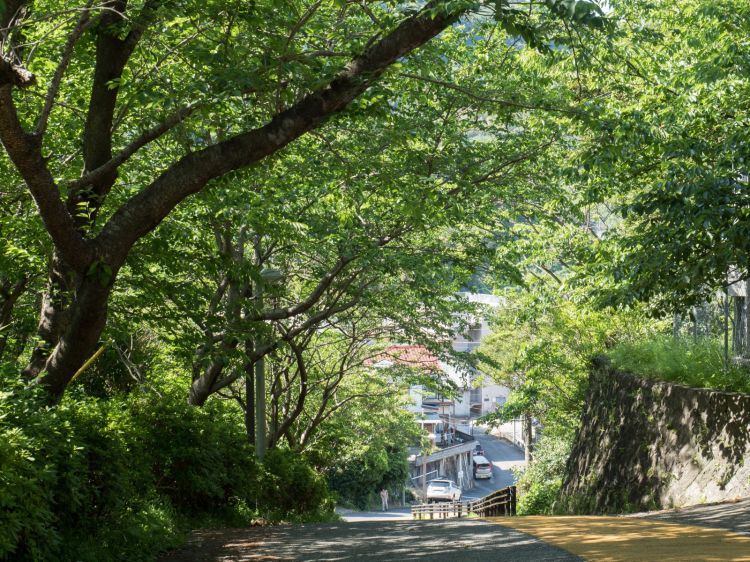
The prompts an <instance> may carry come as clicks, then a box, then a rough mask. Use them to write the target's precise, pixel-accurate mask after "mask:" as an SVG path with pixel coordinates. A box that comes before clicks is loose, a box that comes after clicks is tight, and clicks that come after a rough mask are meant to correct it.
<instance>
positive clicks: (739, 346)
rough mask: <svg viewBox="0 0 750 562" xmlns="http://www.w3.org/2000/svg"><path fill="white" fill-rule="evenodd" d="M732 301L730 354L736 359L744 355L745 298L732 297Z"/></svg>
mask: <svg viewBox="0 0 750 562" xmlns="http://www.w3.org/2000/svg"><path fill="white" fill-rule="evenodd" d="M732 301H733V303H734V314H733V317H732V353H733V355H734V356H735V357H737V356H742V355H744V354H745V345H746V344H745V341H746V337H745V297H734V298H733V299H732Z"/></svg>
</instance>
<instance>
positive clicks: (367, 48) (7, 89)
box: [0, 0, 601, 397]
mask: <svg viewBox="0 0 750 562" xmlns="http://www.w3.org/2000/svg"><path fill="white" fill-rule="evenodd" d="M480 5H481V4H480V3H475V2H452V1H451V2H448V1H441V0H435V1H434V2H431V3H428V4H426V5H424V6H422V7H421V8H419V9H416V10H414V9H412V8H410V7H408V6H401V5H400V4H398V3H397V4H395V5H391V4H379V5H377V6H373V5H370V4H368V3H361V4H360V3H344V4H339V3H333V4H331V5H328V4H326V5H324V4H323V3H322V2H315V3H312V4H309V5H306V4H302V3H297V2H288V3H286V4H285V6H284V9H279V6H278V5H277V3H276V2H256V3H253V4H251V5H250V6H248V5H246V4H245V3H241V2H237V3H234V2H230V3H226V2H209V3H208V4H205V3H197V2H191V1H186V2H167V3H162V2H156V1H153V0H144V1H142V2H128V1H127V0H108V1H105V2H101V3H95V2H93V1H89V2H87V3H83V4H81V5H79V6H77V7H76V8H75V9H73V10H70V9H69V8H70V7H69V6H64V5H63V4H62V3H59V2H56V1H54V0H48V1H46V2H43V1H38V2H35V3H34V5H33V10H32V9H31V3H30V2H25V1H14V2H6V3H5V4H4V5H3V11H2V16H1V17H0V29H3V30H4V31H3V32H2V33H3V47H4V49H5V50H4V52H3V53H2V59H1V60H0V140H1V141H2V143H3V146H4V147H5V150H6V152H7V154H8V157H9V159H10V160H11V161H12V162H13V165H14V167H15V169H16V170H17V172H18V174H19V175H20V176H21V177H22V178H23V181H24V182H25V184H26V186H27V188H28V190H29V192H30V193H31V195H32V197H33V198H34V201H35V203H36V206H37V209H38V211H39V215H40V217H41V219H42V221H43V223H44V226H45V228H46V230H47V232H48V234H49V236H50V238H51V240H52V243H53V245H54V252H53V255H52V257H51V261H50V267H49V271H50V277H49V287H48V289H47V290H46V291H45V296H44V299H43V303H42V307H41V314H40V321H39V329H38V333H39V338H40V342H41V343H40V345H38V346H37V348H36V349H35V350H34V353H33V354H32V356H31V360H30V361H29V364H28V365H27V367H26V368H25V370H24V374H25V376H26V377H27V378H29V379H34V380H36V381H38V382H39V383H41V384H43V385H45V386H46V387H47V388H48V390H49V393H50V395H51V396H52V397H59V396H60V395H61V394H62V393H63V392H64V390H65V387H66V385H67V383H68V382H69V381H70V379H71V378H72V376H73V375H74V374H75V372H76V371H77V370H78V368H79V367H80V366H81V365H82V364H83V362H84V361H85V360H86V359H87V358H88V357H89V356H90V355H91V354H92V352H93V351H94V349H95V347H96V345H97V341H98V340H99V337H100V335H101V333H102V330H103V329H104V326H105V322H106V318H107V306H108V302H109V297H110V294H111V292H112V288H113V285H114V283H115V280H116V278H117V276H118V274H119V272H120V270H121V268H122V267H123V265H124V264H125V261H126V259H127V257H128V255H129V254H130V252H131V250H132V248H133V246H134V245H135V244H136V242H138V241H139V240H140V239H142V238H143V237H144V236H145V235H147V234H148V233H149V232H151V231H152V230H153V229H154V228H156V227H157V226H158V225H159V224H160V223H161V222H162V221H163V220H164V218H165V217H166V216H167V215H169V214H170V213H171V212H172V211H173V209H174V208H175V207H176V206H177V205H179V204H180V203H181V202H182V201H184V200H185V199H186V198H187V197H189V196H190V195H193V194H195V193H198V192H200V191H202V190H203V189H204V188H205V187H206V186H207V185H208V184H209V183H211V182H212V181H213V180H216V179H217V178H221V177H224V176H227V175H228V174H231V173H232V172H235V171H237V170H240V169H243V168H247V167H248V166H251V165H253V164H255V163H257V162H259V161H261V160H263V159H265V158H267V157H269V156H271V155H274V154H276V153H277V152H279V151H280V150H281V149H283V148H284V147H285V146H287V145H288V144H289V143H290V142H292V141H294V140H296V139H298V138H299V137H301V136H302V135H304V134H306V133H308V132H310V131H312V130H314V129H317V128H319V127H321V126H322V125H323V123H324V122H326V121H327V120H328V119H329V118H331V117H332V116H334V115H336V114H338V113H340V112H342V111H343V110H344V109H346V108H347V107H348V106H349V105H350V104H351V102H352V101H353V100H354V99H356V98H357V97H359V96H360V95H361V94H362V93H363V92H365V91H366V90H368V88H370V87H371V86H372V85H373V84H375V83H376V82H377V81H378V80H379V79H380V78H381V77H382V76H383V74H384V73H386V71H387V70H388V69H389V68H390V67H392V66H393V65H394V64H396V63H398V65H404V64H408V61H407V60H406V59H405V57H407V55H409V54H410V53H412V52H413V51H415V50H416V49H418V48H419V47H420V46H422V45H424V44H425V43H427V42H429V41H430V40H431V39H433V38H434V37H435V36H436V35H438V34H439V33H440V32H441V31H443V30H445V29H446V28H448V27H450V26H451V25H452V24H454V23H455V22H456V21H457V20H458V18H459V17H460V16H461V15H462V14H465V13H468V12H469V11H471V10H473V9H476V8H478V7H479V6H480ZM533 5H534V3H533V2H530V3H528V7H529V8H533V7H534V6H533ZM546 5H547V6H548V10H546V11H542V12H537V11H536V10H532V12H531V13H528V14H527V12H525V11H520V10H517V9H516V8H517V6H515V5H511V4H509V3H505V2H499V3H495V12H496V17H497V18H498V20H499V21H500V22H501V23H503V24H504V25H505V26H506V27H508V28H509V29H516V30H517V29H521V30H522V32H523V34H524V36H525V37H527V38H528V40H532V39H534V38H535V37H537V38H538V36H537V35H534V33H533V32H534V31H535V29H541V30H542V31H543V30H544V29H545V25H546V23H545V21H543V15H544V14H552V15H554V16H556V17H564V18H569V19H572V20H574V21H575V22H582V23H593V24H596V23H600V21H601V18H600V15H599V14H600V11H598V8H597V7H596V5H594V4H593V3H591V2H584V1H580V2H573V1H571V0H548V1H547V2H546ZM539 13H541V14H542V16H540V15H539ZM540 17H541V18H542V19H541V20H540ZM527 20H528V22H529V23H527V24H524V22H526V21H527ZM261 22H262V25H261V24H260V23H261ZM539 22H541V23H539ZM535 25H536V26H537V27H534V26H535ZM331 30H334V31H331ZM540 34H541V32H540ZM539 36H541V35H539ZM32 43H33V44H35V45H36V47H35V48H34V49H30V48H27V47H26V46H27V45H29V44H32ZM342 59H343V61H345V62H344V63H341V62H339V61H341V60H342Z"/></svg>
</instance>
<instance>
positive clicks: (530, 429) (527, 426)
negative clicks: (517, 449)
mask: <svg viewBox="0 0 750 562" xmlns="http://www.w3.org/2000/svg"><path fill="white" fill-rule="evenodd" d="M523 445H524V447H523V452H524V460H525V461H526V466H529V464H531V461H532V460H534V426H533V422H532V417H531V414H526V415H524V418H523Z"/></svg>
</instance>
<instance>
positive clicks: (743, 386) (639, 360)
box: [608, 335, 750, 393]
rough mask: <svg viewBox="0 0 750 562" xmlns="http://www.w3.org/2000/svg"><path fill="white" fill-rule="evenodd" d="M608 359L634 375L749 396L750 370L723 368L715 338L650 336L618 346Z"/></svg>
mask: <svg viewBox="0 0 750 562" xmlns="http://www.w3.org/2000/svg"><path fill="white" fill-rule="evenodd" d="M608 356H609V358H610V360H611V361H612V364H613V366H614V367H616V368H617V369H620V370H622V371H627V372H630V373H634V374H637V375H642V376H645V377H650V378H655V379H659V380H663V381H667V382H674V383H679V384H685V385H688V386H692V387H698V388H713V389H717V390H727V391H733V392H745V393H750V371H748V369H747V368H745V367H741V366H738V365H729V366H726V365H725V364H724V350H723V346H722V344H721V343H720V342H718V341H716V340H714V339H710V338H700V339H697V340H694V339H688V338H673V337H671V336H668V335H660V336H651V337H649V338H648V339H642V340H637V341H634V342H623V343H620V344H618V345H617V346H615V347H614V348H612V349H611V350H610V351H609V353H608Z"/></svg>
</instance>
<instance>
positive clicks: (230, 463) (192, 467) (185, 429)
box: [0, 388, 332, 561]
mask: <svg viewBox="0 0 750 562" xmlns="http://www.w3.org/2000/svg"><path fill="white" fill-rule="evenodd" d="M37 393H38V390H37V391H34V390H23V389H20V388H17V389H15V390H14V391H12V392H6V393H3V394H0V559H10V560H80V561H89V560H90V561H106V560H153V559H154V558H155V557H156V554H157V553H158V552H159V551H160V550H164V549H165V548H169V547H172V546H175V545H176V544H178V543H179V542H181V541H182V540H183V539H184V537H185V535H186V532H187V530H188V529H189V528H190V527H191V526H193V525H206V524H214V525H222V524H227V523H228V524H232V525H242V524H247V523H249V521H250V519H251V518H252V517H254V516H257V515H259V513H258V512H257V511H255V510H256V507H259V508H260V509H261V510H262V511H263V513H262V514H263V515H265V516H266V517H269V518H280V517H290V516H293V517H304V516H305V515H307V514H308V513H313V514H314V515H315V516H316V517H320V516H321V514H325V513H330V512H331V511H332V505H331V503H330V501H329V499H328V491H327V488H326V484H325V481H324V479H323V477H322V476H320V475H319V474H317V473H315V472H314V471H313V470H312V469H311V468H310V467H309V465H308V464H307V463H306V462H305V460H304V459H302V458H300V457H298V456H294V455H292V454H291V453H289V452H288V451H271V452H269V455H268V460H267V464H266V467H265V469H264V470H262V471H261V470H259V468H258V465H257V464H256V463H255V459H254V455H253V449H252V447H250V446H249V444H248V442H247V438H246V435H245V432H244V428H243V424H242V417H241V415H240V413H239V411H238V410H237V409H236V406H234V405H233V404H230V403H227V402H223V401H218V400H217V401H214V402H213V403H209V404H208V405H206V407H204V408H200V409H199V408H194V407H191V406H188V405H187V403H186V401H185V398H184V396H183V395H182V393H181V392H177V391H175V392H168V393H165V394H164V395H163V396H157V395H156V394H141V393H135V394H133V395H131V396H114V397H111V398H109V399H107V400H103V399H100V398H92V397H86V396H83V395H82V393H81V392H80V391H74V392H70V393H69V394H68V395H67V396H66V398H65V399H64V400H63V401H62V403H61V404H59V405H58V406H55V407H53V408H49V407H47V406H45V405H44V402H43V401H42V400H41V399H40V397H39V396H37ZM265 512H267V513H265Z"/></svg>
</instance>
